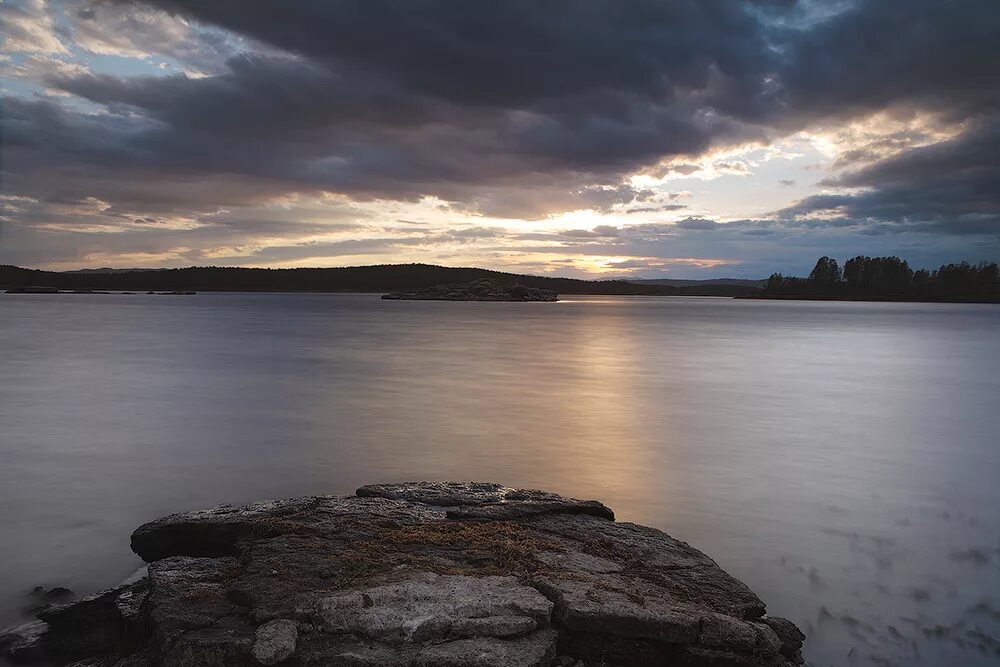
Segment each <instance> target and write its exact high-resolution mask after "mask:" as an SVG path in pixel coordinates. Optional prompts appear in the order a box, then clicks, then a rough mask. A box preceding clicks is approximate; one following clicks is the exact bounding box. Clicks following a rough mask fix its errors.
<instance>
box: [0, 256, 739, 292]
mask: <svg viewBox="0 0 1000 667" xmlns="http://www.w3.org/2000/svg"><path fill="white" fill-rule="evenodd" d="M481 281H488V282H490V283H492V284H496V285H499V286H502V287H511V286H514V285H523V286H524V287H528V288H532V289H542V290H551V291H553V292H557V293H559V294H609V295H611V294H614V295H635V296H730V297H731V296H740V295H747V294H752V293H754V292H756V291H758V289H757V288H756V287H755V286H751V285H746V284H742V283H739V284H727V283H724V284H719V283H718V282H717V281H705V282H704V283H702V282H695V283H694V284H691V283H690V282H686V283H685V284H684V285H661V284H654V283H646V282H630V281H627V280H577V279H574V278H553V277H547V276H529V275H520V274H516V273H504V272H502V271H490V270H487V269H476V268H451V267H445V266H435V265H432V264H385V265H376V266H351V267H343V268H327V269H319V268H316V269H244V268H227V267H190V268H185V269H154V270H149V269H129V270H87V271H66V272H56V271H40V270H37V269H23V268H19V267H16V266H0V290H8V289H12V288H22V289H23V288H27V287H31V288H49V289H50V290H51V289H55V290H57V291H58V290H70V291H73V290H95V291H97V290H114V291H130V292H148V291H156V292H175V291H197V292H374V293H379V292H381V293H387V292H409V291H413V290H420V289H426V288H431V287H435V286H438V285H455V284H462V283H474V282H481Z"/></svg>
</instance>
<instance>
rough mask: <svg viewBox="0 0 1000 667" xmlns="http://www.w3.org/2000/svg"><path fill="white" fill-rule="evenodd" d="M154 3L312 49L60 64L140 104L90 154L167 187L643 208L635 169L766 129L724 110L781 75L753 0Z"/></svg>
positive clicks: (24, 160) (89, 89) (85, 83)
mask: <svg viewBox="0 0 1000 667" xmlns="http://www.w3.org/2000/svg"><path fill="white" fill-rule="evenodd" d="M131 4H132V3H124V5H123V6H126V7H128V6H131ZM152 4H154V5H156V6H159V7H161V8H164V9H167V10H169V11H171V12H175V13H177V14H179V15H183V16H185V17H187V18H191V19H195V20H198V21H201V22H205V23H211V24H214V25H217V26H219V27H221V28H225V29H227V30H231V31H234V32H236V33H239V34H241V35H245V36H247V37H249V38H251V39H253V40H258V41H259V42H261V43H265V44H268V45H270V46H271V47H274V48H279V49H284V50H286V51H287V52H289V53H290V54H292V55H290V56H288V57H280V56H275V55H261V54H256V55H255V54H246V55H243V56H240V57H236V58H233V59H231V60H230V61H229V63H228V68H227V70H226V71H225V72H224V73H223V74H221V75H219V76H215V77H209V78H204V79H191V78H187V77H184V76H172V77H169V76H168V77H134V76H133V77H114V76H109V75H99V74H91V73H82V74H81V73H79V72H65V71H58V70H56V71H50V72H48V73H46V74H45V76H44V84H45V85H46V86H49V87H51V88H53V89H57V90H61V91H65V92H68V93H71V94H73V95H76V96H79V97H81V98H84V99H86V100H88V101H90V102H92V103H96V104H99V105H102V106H104V107H106V108H107V109H108V110H110V111H111V112H112V114H117V115H118V116H120V120H119V121H117V122H116V121H111V120H102V121H98V122H99V124H100V125H101V127H100V128H98V129H99V130H100V131H101V132H100V133H98V134H95V135H93V139H86V138H85V139H83V141H91V143H93V145H94V151H92V152H89V153H87V154H85V155H84V154H81V153H80V152H78V151H74V154H73V156H72V157H73V158H74V159H75V160H78V161H79V162H81V163H83V162H85V161H87V160H90V161H92V162H94V163H96V166H97V167H99V168H100V167H104V166H106V165H107V164H108V163H114V164H116V165H118V166H120V167H122V168H125V169H144V168H150V169H157V170H163V171H165V172H167V173H166V174H165V175H166V176H167V177H168V178H167V180H166V182H163V184H162V185H163V192H164V193H165V194H166V193H169V192H170V189H171V187H172V182H171V181H172V178H171V177H172V176H173V173H175V172H187V173H197V172H201V173H206V174H217V173H220V172H225V173H233V174H245V175H247V176H248V177H251V178H261V179H273V180H275V181H277V182H278V184H279V185H278V187H279V188H284V189H288V190H298V191H310V190H329V191H334V192H341V193H347V194H349V195H351V196H354V197H356V198H359V199H365V198H391V199H402V200H413V199H416V198H418V197H420V196H423V195H436V196H439V197H441V198H443V199H446V200H449V201H453V202H458V203H460V204H461V205H462V206H463V207H464V208H466V209H471V210H476V211H479V212H482V213H485V214H489V215H497V216H510V217H536V218H537V217H541V216H544V215H545V214H547V213H552V212H558V211H563V210H571V209H574V208H594V209H597V210H607V209H608V208H609V207H611V206H614V205H616V204H620V203H629V202H632V201H636V200H638V201H641V200H642V199H643V198H644V195H643V193H641V192H639V191H636V190H634V189H632V188H629V187H628V186H622V185H621V180H622V178H623V176H624V175H625V174H627V173H630V172H632V171H634V170H635V169H637V168H641V167H642V166H644V165H648V164H652V163H655V162H656V161H658V160H660V159H662V158H664V157H667V156H671V155H678V154H696V153H699V152H701V151H703V150H706V149H708V148H710V147H711V146H713V145H716V144H717V143H718V142H720V141H728V140H737V139H745V138H748V137H762V136H763V130H761V129H760V128H754V127H750V126H748V125H746V124H745V123H743V122H742V121H741V120H740V118H738V117H735V116H729V115H725V114H719V113H711V110H712V109H714V108H723V107H725V108H737V107H739V106H740V105H738V104H736V100H735V99H731V98H734V97H741V98H742V97H745V96H746V95H747V94H751V93H753V94H755V93H754V90H753V89H754V88H755V86H757V82H758V80H759V78H760V75H761V72H764V71H768V70H769V69H771V68H772V62H771V60H772V58H773V53H772V51H771V50H770V49H769V48H768V41H767V39H766V28H765V21H764V19H763V18H762V15H763V14H762V13H761V11H758V9H757V5H755V4H753V3H749V4H747V3H731V2H728V1H723V0H711V1H708V2H706V1H704V0H698V1H695V0H685V1H683V2H674V3H659V2H645V3H639V4H632V3H617V2H604V1H598V0H590V1H588V2H579V3H578V2H574V3H536V2H512V3H503V4H491V5H484V4H481V3H466V2H415V3H406V4H398V3H382V2H366V3H353V2H303V1H298V2H289V3H285V4H283V5H282V11H281V16H280V17H276V16H275V15H274V13H273V8H272V7H271V6H270V5H269V4H267V3H247V2H238V3H237V2H226V1H225V0H223V1H220V2H212V3H200V2H193V3H183V2H177V3H171V2H164V3H160V2H155V3H152ZM770 4H772V3H764V5H770ZM136 6H145V5H136ZM15 111H16V110H15ZM43 111H44V112H45V115H44V117H41V118H39V119H37V120H36V121H35V122H34V125H35V126H36V127H34V128H32V131H33V132H39V133H41V134H43V135H45V136H47V137H53V138H55V137H54V135H56V134H57V133H58V131H59V130H61V129H64V128H71V127H73V126H74V125H76V126H80V125H85V124H88V123H90V124H94V123H95V121H93V120H89V119H87V120H84V119H81V118H80V117H79V116H80V114H79V113H78V112H77V111H76V110H75V109H73V108H72V107H64V108H62V109H61V111H58V110H56V109H54V108H46V109H44V110H43ZM59 114H61V117H60V116H59ZM124 119H128V120H127V121H126V120H124ZM116 125H117V126H116ZM115 130H117V131H115ZM8 133H10V134H12V135H16V136H17V138H21V137H23V136H24V135H25V132H18V129H17V128H16V127H14V128H10V129H8ZM102 135H103V138H101V139H98V137H99V136H102ZM74 141H75V138H73V137H69V136H65V137H62V140H61V141H51V142H43V141H33V142H26V143H25V144H17V145H18V146H22V147H23V148H24V151H22V153H21V154H19V155H16V156H13V157H14V159H10V160H8V161H7V163H8V164H10V165H14V171H15V172H18V171H22V170H24V169H25V168H29V169H30V167H31V165H32V164H37V163H40V162H42V161H44V160H45V159H46V158H48V160H49V162H55V161H57V160H58V161H60V163H61V161H62V160H63V159H64V158H65V157H67V152H68V151H67V146H66V144H72V143H73V142H74ZM29 152H30V153H31V154H30V155H29V154H27V153H29ZM11 177H12V178H14V179H15V181H16V180H17V179H16V177H17V174H16V173H14V174H12V175H11ZM38 178H40V175H39V174H38V172H32V173H31V174H30V176H29V177H27V178H24V179H22V180H36V179H38ZM125 178H126V179H127V178H128V176H127V172H126V175H125ZM94 185H95V184H93V183H88V188H92V187H93V186H94ZM91 194H93V195H94V196H101V193H91Z"/></svg>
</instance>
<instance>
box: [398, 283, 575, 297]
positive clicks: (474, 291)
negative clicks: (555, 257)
mask: <svg viewBox="0 0 1000 667" xmlns="http://www.w3.org/2000/svg"><path fill="white" fill-rule="evenodd" d="M382 298H383V299H390V300H393V301H558V300H559V295H558V294H557V293H556V292H554V291H552V290H549V289H542V288H540V287H528V286H526V285H501V284H499V283H494V282H490V281H489V280H482V281H479V282H471V283H462V284H458V285H435V286H434V287H423V288H420V289H415V290H408V291H405V292H390V293H389V294H383V295H382Z"/></svg>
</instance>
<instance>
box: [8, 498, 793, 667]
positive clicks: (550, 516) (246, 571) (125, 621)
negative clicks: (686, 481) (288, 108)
mask: <svg viewBox="0 0 1000 667" xmlns="http://www.w3.org/2000/svg"><path fill="white" fill-rule="evenodd" d="M132 547H133V549H134V550H135V552H136V553H137V554H139V555H140V556H141V557H142V558H143V559H145V560H147V561H149V563H150V564H149V575H148V578H146V579H143V580H140V581H139V582H135V583H131V584H128V585H126V586H123V587H120V588H118V589H114V590H111V591H106V592H104V593H101V594H99V595H96V596H91V597H90V598H85V599H84V600H80V601H78V602H75V603H71V604H67V605H54V606H51V607H48V608H46V609H45V610H44V611H42V612H40V613H39V618H40V619H42V620H43V621H45V623H46V624H47V625H45V624H36V625H35V626H32V627H28V628H24V629H22V630H21V631H20V632H19V633H13V634H10V635H8V636H7V639H6V640H5V639H3V638H2V637H0V644H3V642H4V641H6V649H5V650H6V651H7V653H8V655H10V656H12V657H15V658H17V659H20V660H27V661H30V660H39V659H45V660H49V661H52V662H55V663H56V664H69V663H71V662H73V661H74V660H76V661H86V662H81V663H79V664H87V665H91V666H92V667H99V666H101V665H108V666H110V665H120V664H127V665H130V666H131V667H139V666H140V665H142V666H143V667H146V666H149V667H154V666H155V667H159V666H164V667H168V666H169V667H182V666H188V665H191V666H193V665H219V666H230V665H231V666H234V667H235V666H242V665H288V666H296V667H298V666H301V667H306V666H317V667H318V666H320V665H323V666H324V667H341V666H342V667H366V666H370V667H549V665H572V666H574V667H585V666H597V665H604V666H609V667H614V666H619V667H641V666H644V665H649V666H653V665H657V666H663V665H674V664H677V665H693V666H697V665H711V666H716V665H732V666H736V667H751V666H768V667H788V666H790V665H797V664H801V662H802V658H801V646H802V640H803V639H804V637H803V636H802V634H801V632H799V630H798V628H796V627H795V625H794V624H792V623H791V622H790V621H787V620H784V619H780V618H772V617H768V616H766V615H765V608H764V603H763V602H761V600H760V599H759V598H758V597H757V596H756V595H755V594H754V593H753V592H752V591H751V590H750V589H749V588H747V587H746V586H745V585H744V584H742V583H741V582H739V581H737V580H736V579H734V578H732V577H731V576H729V575H728V574H726V573H725V572H724V571H723V570H722V569H721V568H719V566H718V565H716V563H715V562H714V561H712V560H711V559H710V558H709V557H708V556H706V555H705V554H703V553H701V552H700V551H698V550H697V549H694V548H693V547H691V546H689V545H687V544H685V543H683V542H680V541H678V540H675V539H673V538H671V537H670V536H669V535H666V534H664V533H662V532H660V531H657V530H654V529H651V528H646V527H643V526H638V525H634V524H629V523H617V522H615V521H614V515H613V513H612V512H611V510H610V509H608V508H607V507H605V506H604V505H602V504H601V503H599V502H597V501H592V500H575V499H570V498H563V497H561V496H558V495H555V494H552V493H546V492H543V491H523V490H516V489H509V488H506V487H503V486H501V485H498V484H488V483H409V484H385V485H374V486H366V487H362V488H361V489H359V490H358V492H357V495H355V496H349V497H338V496H319V497H310V498H297V499H292V500H283V501H272V502H264V503H257V504H253V505H248V506H243V507H235V506H222V507H217V508H214V509H211V510H203V511H197V512H187V513H183V514H176V515H173V516H168V517H165V518H163V519H159V520H156V521H153V522H151V523H148V524H145V525H144V526H141V527H140V528H139V529H138V530H136V531H135V533H134V534H133V536H132Z"/></svg>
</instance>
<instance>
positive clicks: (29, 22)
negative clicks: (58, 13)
mask: <svg viewBox="0 0 1000 667" xmlns="http://www.w3.org/2000/svg"><path fill="white" fill-rule="evenodd" d="M0 35H2V36H3V38H4V45H3V48H4V51H5V52H7V53H45V54H66V53H69V49H67V48H66V46H65V45H64V44H63V43H62V41H60V39H59V37H58V36H57V35H56V33H55V25H54V22H53V20H52V17H51V16H50V15H49V13H48V11H47V6H46V2H45V1H44V0H28V1H26V2H21V3H16V4H15V3H10V4H8V3H4V4H0Z"/></svg>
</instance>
